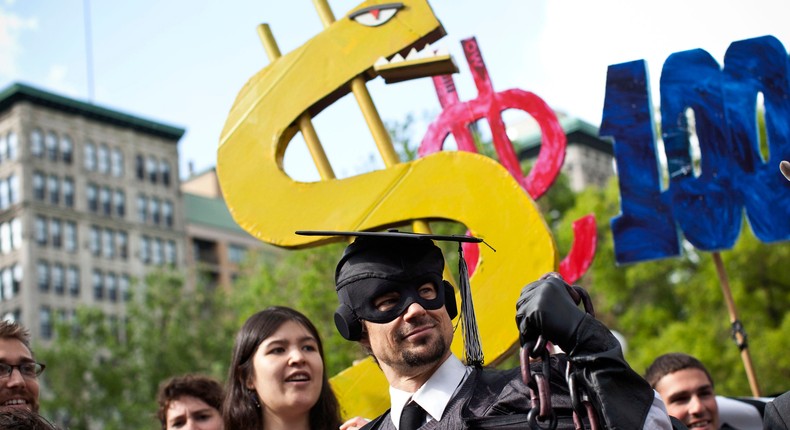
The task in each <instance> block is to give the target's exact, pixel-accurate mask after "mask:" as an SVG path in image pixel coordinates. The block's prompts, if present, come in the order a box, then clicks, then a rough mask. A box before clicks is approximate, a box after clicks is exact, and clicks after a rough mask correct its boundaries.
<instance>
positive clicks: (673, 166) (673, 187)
mask: <svg viewBox="0 0 790 430" xmlns="http://www.w3.org/2000/svg"><path fill="white" fill-rule="evenodd" d="M660 83H661V87H660V93H661V128H662V131H661V135H662V139H663V142H664V152H665V154H666V159H667V166H666V167H667V171H666V173H664V172H663V169H662V168H661V166H660V165H659V158H658V152H657V145H656V136H655V130H656V127H655V124H654V121H653V107H652V102H651V96H650V88H649V81H648V78H647V66H646V64H645V62H644V60H639V61H632V62H628V63H622V64H615V65H611V66H609V69H608V73H607V82H606V98H605V101H604V110H603V119H602V122H601V131H600V135H601V136H609V137H611V138H613V139H614V153H615V158H616V163H617V170H618V176H619V186H620V196H621V203H620V210H621V213H620V215H618V216H616V217H614V218H613V219H612V223H611V225H612V234H613V237H614V246H615V257H616V260H617V262H618V263H635V262H639V261H644V260H651V259H657V258H666V257H672V256H677V255H680V250H681V246H680V233H681V232H682V234H683V235H684V236H685V238H686V239H687V240H688V241H689V242H690V243H691V244H692V245H694V246H695V247H696V248H698V249H701V250H705V251H717V250H723V249H730V248H732V246H733V245H734V244H735V242H736V240H737V239H738V234H739V233H740V227H741V223H742V220H743V216H744V212H745V215H746V217H747V219H748V221H749V225H750V226H751V229H752V231H753V232H754V234H755V236H756V237H757V238H758V239H760V240H761V241H763V242H776V241H781V240H788V239H790V182H788V181H787V180H785V179H784V178H783V177H782V174H781V172H780V171H779V162H780V161H781V160H788V159H790V59H788V55H787V51H786V50H785V48H784V46H783V45H782V43H781V42H779V41H778V40H777V39H776V38H774V37H772V36H764V37H759V38H754V39H748V40H742V41H738V42H734V43H732V44H731V45H730V47H729V48H728V50H727V52H726V54H725V58H724V67H723V68H722V67H721V66H720V65H719V64H718V63H717V62H716V60H715V59H714V58H713V57H712V56H711V55H710V54H709V53H707V52H706V51H704V50H701V49H694V50H690V51H683V52H677V53H674V54H672V55H670V56H669V58H668V59H667V60H666V62H665V63H664V66H663V69H662V71H661V81H660ZM758 93H761V94H762V95H763V99H764V106H765V112H764V113H765V124H766V131H767V136H768V157H767V158H768V159H767V160H764V159H763V156H762V155H761V153H760V149H759V133H758V125H757V124H758V112H757V100H758ZM687 109H691V110H693V112H694V119H695V123H696V134H697V138H698V141H699V149H700V161H699V162H700V165H699V175H696V174H695V173H694V170H695V169H694V168H693V166H692V156H691V150H690V149H691V144H690V132H689V126H688V123H687V120H686V118H687V117H686V110H687ZM662 174H666V175H668V178H669V180H668V182H669V186H668V188H667V189H662V176H661V175H662Z"/></svg>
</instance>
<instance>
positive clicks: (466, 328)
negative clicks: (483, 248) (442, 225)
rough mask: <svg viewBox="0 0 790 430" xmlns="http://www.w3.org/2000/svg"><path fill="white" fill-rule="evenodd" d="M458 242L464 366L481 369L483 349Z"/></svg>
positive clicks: (466, 270)
mask: <svg viewBox="0 0 790 430" xmlns="http://www.w3.org/2000/svg"><path fill="white" fill-rule="evenodd" d="M461 245H462V244H461V242H458V257H459V259H458V277H459V278H460V279H459V286H458V289H459V291H460V292H461V319H462V323H461V330H462V331H463V333H462V334H463V336H464V353H465V354H466V365H467V366H475V367H482V366H483V363H484V359H483V347H482V346H481V344H480V331H479V330H478V329H477V318H476V317H475V306H474V304H473V303H472V288H471V286H470V285H469V269H468V268H467V267H466V260H465V259H464V251H463V247H462V246H461Z"/></svg>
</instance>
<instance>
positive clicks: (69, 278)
mask: <svg viewBox="0 0 790 430" xmlns="http://www.w3.org/2000/svg"><path fill="white" fill-rule="evenodd" d="M66 285H67V288H68V289H69V294H70V295H71V296H72V297H79V295H80V269H79V267H77V266H69V269H68V271H66Z"/></svg>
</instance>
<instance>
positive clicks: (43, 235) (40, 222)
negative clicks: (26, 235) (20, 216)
mask: <svg viewBox="0 0 790 430" xmlns="http://www.w3.org/2000/svg"><path fill="white" fill-rule="evenodd" d="M35 228H36V231H35V237H36V243H37V244H39V245H42V246H43V245H46V244H47V219H46V218H44V217H43V216H40V215H38V216H36V221H35Z"/></svg>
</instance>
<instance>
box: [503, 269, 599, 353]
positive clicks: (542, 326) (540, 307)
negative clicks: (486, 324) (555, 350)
mask: <svg viewBox="0 0 790 430" xmlns="http://www.w3.org/2000/svg"><path fill="white" fill-rule="evenodd" d="M569 289H570V286H569V285H568V284H566V283H565V281H563V280H562V278H561V277H560V276H559V275H558V274H556V273H550V274H547V275H544V276H543V277H541V279H540V280H538V281H535V282H533V283H531V284H528V285H527V286H526V287H524V289H523V290H521V295H520V296H519V298H518V302H517V303H516V324H517V325H518V332H519V340H520V341H521V346H524V344H525V343H527V342H529V341H534V340H535V339H537V338H538V336H539V335H543V337H544V338H546V340H549V341H551V342H553V343H554V344H556V345H558V346H559V347H560V348H562V350H563V351H570V350H572V349H573V348H574V347H575V346H576V331H577V330H578V328H579V324H580V323H581V322H582V319H584V316H585V315H586V313H585V312H584V311H583V310H581V309H579V307H578V306H576V303H574V301H573V299H572V298H571V295H570V293H569V292H568V290H569Z"/></svg>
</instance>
